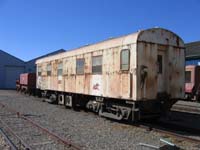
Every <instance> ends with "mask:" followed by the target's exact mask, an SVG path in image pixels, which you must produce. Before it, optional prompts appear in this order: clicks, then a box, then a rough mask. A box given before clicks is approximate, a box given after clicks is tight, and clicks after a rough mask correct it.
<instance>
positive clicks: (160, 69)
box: [157, 50, 167, 93]
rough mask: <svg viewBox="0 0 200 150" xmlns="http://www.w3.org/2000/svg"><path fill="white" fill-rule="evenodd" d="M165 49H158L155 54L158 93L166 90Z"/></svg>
mask: <svg viewBox="0 0 200 150" xmlns="http://www.w3.org/2000/svg"><path fill="white" fill-rule="evenodd" d="M165 62H166V51H163V50H158V55H157V74H158V79H157V83H158V93H162V92H166V90H167V89H166V87H167V86H166V69H165V67H166V65H165V64H166V63H165Z"/></svg>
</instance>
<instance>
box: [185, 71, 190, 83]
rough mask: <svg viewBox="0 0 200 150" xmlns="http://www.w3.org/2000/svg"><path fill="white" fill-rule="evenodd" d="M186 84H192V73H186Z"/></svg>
mask: <svg viewBox="0 0 200 150" xmlns="http://www.w3.org/2000/svg"><path fill="white" fill-rule="evenodd" d="M185 82H186V83H191V71H186V72H185Z"/></svg>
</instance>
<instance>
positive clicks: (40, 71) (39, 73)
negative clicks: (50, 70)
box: [37, 66, 42, 76]
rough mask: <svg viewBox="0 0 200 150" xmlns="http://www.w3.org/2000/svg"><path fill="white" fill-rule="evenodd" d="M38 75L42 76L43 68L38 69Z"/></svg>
mask: <svg viewBox="0 0 200 150" xmlns="http://www.w3.org/2000/svg"><path fill="white" fill-rule="evenodd" d="M37 75H38V76H42V66H38V67H37Z"/></svg>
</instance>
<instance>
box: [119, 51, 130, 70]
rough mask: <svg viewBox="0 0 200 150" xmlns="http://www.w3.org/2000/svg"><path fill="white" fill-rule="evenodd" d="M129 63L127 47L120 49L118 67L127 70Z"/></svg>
mask: <svg viewBox="0 0 200 150" xmlns="http://www.w3.org/2000/svg"><path fill="white" fill-rule="evenodd" d="M129 64H130V51H129V49H125V50H122V51H121V63H120V69H121V70H129Z"/></svg>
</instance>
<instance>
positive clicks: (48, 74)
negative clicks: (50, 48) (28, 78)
mask: <svg viewBox="0 0 200 150" xmlns="http://www.w3.org/2000/svg"><path fill="white" fill-rule="evenodd" d="M47 76H51V64H48V65H47Z"/></svg>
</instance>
